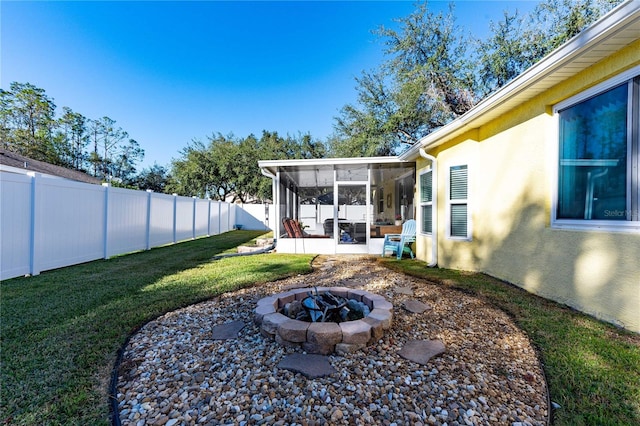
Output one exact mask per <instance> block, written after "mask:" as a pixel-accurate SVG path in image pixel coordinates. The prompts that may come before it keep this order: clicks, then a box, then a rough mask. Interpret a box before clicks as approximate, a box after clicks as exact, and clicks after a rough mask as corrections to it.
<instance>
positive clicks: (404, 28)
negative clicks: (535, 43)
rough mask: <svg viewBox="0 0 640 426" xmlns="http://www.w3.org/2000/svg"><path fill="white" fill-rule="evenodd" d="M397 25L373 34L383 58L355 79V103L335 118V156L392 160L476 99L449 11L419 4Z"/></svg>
mask: <svg viewBox="0 0 640 426" xmlns="http://www.w3.org/2000/svg"><path fill="white" fill-rule="evenodd" d="M397 22H398V24H399V25H400V30H399V31H397V30H394V29H391V28H385V27H381V28H379V29H378V31H377V34H378V35H379V36H380V37H381V38H384V40H385V46H386V49H385V54H386V55H387V56H388V59H387V60H386V61H385V62H384V63H383V64H382V65H381V66H380V68H379V69H378V70H375V71H372V72H364V73H363V74H362V76H361V77H360V78H358V79H356V82H357V90H358V104H357V105H346V106H345V107H344V108H343V109H342V110H341V113H340V116H339V117H337V119H336V131H337V133H338V135H339V136H340V137H341V139H342V140H343V141H344V144H345V147H341V146H340V145H341V144H342V143H337V144H336V143H334V144H333V145H332V150H333V154H334V155H336V154H337V155H342V154H343V152H344V151H348V152H351V153H352V155H353V154H357V155H392V154H394V153H397V152H398V151H399V150H402V149H404V147H406V146H407V145H410V144H413V143H415V142H416V141H417V140H418V139H419V138H420V137H421V136H423V135H424V134H426V133H429V132H430V131H432V130H433V129H436V128H438V127H440V126H443V125H444V124H446V123H447V122H449V121H451V120H452V119H453V118H455V117H457V116H459V115H461V114H463V113H465V112H466V111H467V110H469V109H470V108H471V107H472V106H473V105H474V103H475V102H476V100H477V99H476V95H475V87H474V85H475V83H474V77H473V74H472V72H471V67H470V64H469V61H468V55H467V51H466V49H467V45H468V43H467V39H466V38H465V37H464V36H463V32H462V31H461V30H460V28H459V27H458V26H457V25H456V24H455V18H454V14H453V6H451V7H450V9H449V11H448V13H446V14H444V13H437V14H435V13H433V12H431V11H430V10H429V9H428V6H427V4H426V3H423V4H420V5H418V6H417V9H416V11H415V12H414V13H412V14H411V15H409V16H408V17H406V18H401V19H398V20H397ZM358 148H359V149H358Z"/></svg>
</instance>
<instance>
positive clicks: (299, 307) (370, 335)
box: [254, 287, 393, 354]
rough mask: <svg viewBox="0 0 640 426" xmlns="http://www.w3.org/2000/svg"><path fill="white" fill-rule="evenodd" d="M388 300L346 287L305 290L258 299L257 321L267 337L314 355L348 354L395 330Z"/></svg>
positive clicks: (255, 314) (255, 313) (391, 307)
mask: <svg viewBox="0 0 640 426" xmlns="http://www.w3.org/2000/svg"><path fill="white" fill-rule="evenodd" d="M392 317H393V305H391V303H389V302H388V301H387V300H385V298H384V297H382V296H380V295H377V294H373V293H369V292H367V291H363V290H354V289H349V288H346V287H330V288H327V287H322V288H315V287H314V288H313V289H312V290H310V289H308V288H300V289H294V290H290V291H287V292H284V293H279V294H276V295H273V296H268V297H265V298H263V299H261V300H259V301H258V305H257V307H256V309H255V311H254V320H255V322H256V323H257V324H258V325H260V332H261V333H262V335H263V336H265V337H268V338H273V339H274V340H275V341H276V342H278V343H280V344H282V345H284V346H293V347H301V348H302V349H303V350H305V351H307V352H309V353H319V354H329V353H332V352H333V351H334V350H335V351H336V352H340V353H349V352H354V351H356V350H359V349H362V348H364V347H366V345H367V344H369V343H372V342H375V341H377V340H379V339H380V338H381V337H382V335H383V333H384V330H387V329H389V328H390V327H391V321H392Z"/></svg>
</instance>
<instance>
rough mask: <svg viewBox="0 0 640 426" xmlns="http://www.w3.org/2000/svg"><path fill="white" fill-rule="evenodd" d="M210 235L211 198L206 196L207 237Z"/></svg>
mask: <svg viewBox="0 0 640 426" xmlns="http://www.w3.org/2000/svg"><path fill="white" fill-rule="evenodd" d="M210 236H211V198H207V237H210Z"/></svg>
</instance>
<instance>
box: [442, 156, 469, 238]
mask: <svg viewBox="0 0 640 426" xmlns="http://www.w3.org/2000/svg"><path fill="white" fill-rule="evenodd" d="M462 166H464V167H466V168H467V182H466V184H467V198H464V199H462V198H461V199H455V200H452V199H451V171H452V169H454V168H456V167H462ZM447 170H448V172H447V238H448V239H450V240H456V241H471V240H472V229H471V208H470V203H469V176H470V167H469V164H466V163H464V164H455V165H452V166H449V167H448V168H447ZM453 205H464V206H466V207H467V235H466V236H459V235H452V232H451V231H452V229H451V228H452V226H453V223H452V221H451V206H453Z"/></svg>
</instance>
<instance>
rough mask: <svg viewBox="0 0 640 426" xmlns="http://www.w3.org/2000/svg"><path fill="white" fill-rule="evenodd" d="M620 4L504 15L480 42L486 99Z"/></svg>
mask: <svg viewBox="0 0 640 426" xmlns="http://www.w3.org/2000/svg"><path fill="white" fill-rule="evenodd" d="M619 3H621V0H547V1H543V2H540V3H539V4H538V5H537V6H536V7H535V8H534V10H533V11H532V12H531V13H530V14H529V15H528V16H522V15H520V14H519V13H518V11H517V10H516V12H515V13H509V12H505V13H504V16H503V18H502V20H500V21H498V22H492V23H491V26H490V27H491V36H490V37H488V38H487V39H486V40H478V41H477V43H478V49H477V55H476V56H477V60H476V61H475V63H476V64H477V68H478V72H477V75H479V76H480V77H481V80H480V81H479V85H480V86H481V87H482V89H481V95H482V96H487V95H488V94H490V93H492V92H494V91H495V90H497V89H499V88H500V87H502V86H504V85H505V84H507V83H508V82H509V81H511V80H512V79H514V78H515V77H517V76H518V75H520V74H521V73H522V72H524V71H525V70H526V69H527V68H529V67H531V66H532V65H534V64H535V63H536V62H538V61H539V60H540V59H542V58H543V57H544V56H545V55H547V54H548V53H550V52H551V51H553V50H554V49H556V48H557V47H559V46H560V45H562V44H563V43H565V42H566V41H568V40H569V39H570V38H571V37H574V36H575V35H577V34H578V33H579V32H580V31H582V30H583V29H584V28H586V27H587V26H588V25H590V24H592V23H593V22H595V21H596V20H597V19H598V18H600V17H601V16H602V15H604V14H605V13H607V12H608V11H609V10H611V9H612V8H613V7H615V6H616V5H618V4H619Z"/></svg>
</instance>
